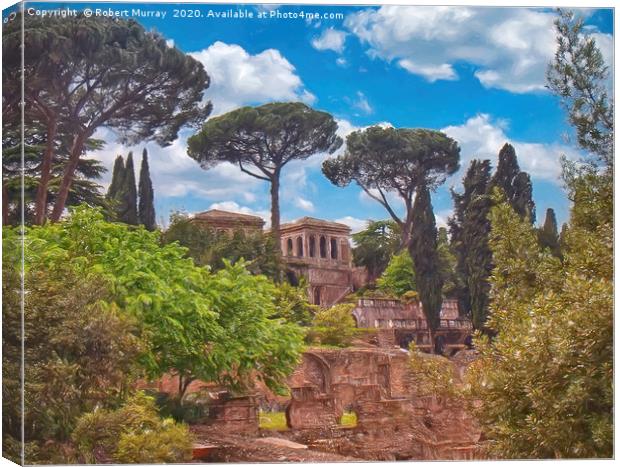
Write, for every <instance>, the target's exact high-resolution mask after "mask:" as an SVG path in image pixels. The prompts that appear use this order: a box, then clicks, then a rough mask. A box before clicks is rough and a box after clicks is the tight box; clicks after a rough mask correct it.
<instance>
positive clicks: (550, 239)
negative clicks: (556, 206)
mask: <svg viewBox="0 0 620 467" xmlns="http://www.w3.org/2000/svg"><path fill="white" fill-rule="evenodd" d="M538 243H539V244H540V246H541V247H542V248H549V249H550V250H551V253H552V254H553V255H555V256H557V257H558V258H559V257H561V253H560V236H559V235H558V221H557V220H556V218H555V211H554V210H553V209H552V208H548V209H547V212H546V215H545V222H544V224H543V225H542V227H540V228H539V229H538Z"/></svg>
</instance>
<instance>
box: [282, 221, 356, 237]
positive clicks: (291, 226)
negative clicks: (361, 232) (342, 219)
mask: <svg viewBox="0 0 620 467" xmlns="http://www.w3.org/2000/svg"><path fill="white" fill-rule="evenodd" d="M307 227H314V228H318V229H330V230H337V231H340V232H342V233H344V234H347V235H348V234H349V233H350V232H351V228H350V227H349V226H348V225H346V224H341V223H339V222H332V221H326V220H323V219H316V218H315V217H308V216H305V217H302V218H301V219H297V220H296V221H293V222H289V223H286V224H282V225H280V231H286V230H298V229H303V228H307Z"/></svg>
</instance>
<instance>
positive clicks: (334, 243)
mask: <svg viewBox="0 0 620 467" xmlns="http://www.w3.org/2000/svg"><path fill="white" fill-rule="evenodd" d="M329 244H330V247H331V250H332V251H331V254H332V259H338V242H337V241H336V239H335V238H332V239H331V240H330V241H329Z"/></svg>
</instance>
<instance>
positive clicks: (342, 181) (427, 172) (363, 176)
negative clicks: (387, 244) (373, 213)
mask: <svg viewBox="0 0 620 467" xmlns="http://www.w3.org/2000/svg"><path fill="white" fill-rule="evenodd" d="M459 154H460V148H459V146H458V144H457V143H456V141H454V140H453V139H451V138H449V137H448V136H446V135H445V134H443V133H441V132H439V131H433V130H425V129H407V128H400V129H397V128H392V127H388V128H383V127H379V126H373V127H370V128H367V129H365V130H359V131H354V132H353V133H351V134H350V135H349V136H348V137H347V147H346V151H345V153H344V154H342V155H340V156H338V157H336V158H333V159H327V160H326V161H325V162H323V173H324V174H325V176H326V177H327V178H328V179H329V180H330V181H331V182H332V183H333V184H334V185H337V186H340V187H344V186H347V185H349V184H350V183H351V182H353V181H355V182H356V183H357V184H358V185H359V186H360V187H361V188H362V189H363V190H364V192H365V193H366V194H367V195H368V196H370V197H371V198H372V199H374V200H375V201H377V202H379V203H380V204H381V205H382V206H383V207H384V208H385V209H386V210H387V212H388V213H389V214H390V217H391V218H392V219H393V220H394V222H396V224H397V225H398V226H399V229H400V233H401V244H400V248H406V247H408V245H409V242H410V241H411V233H412V228H413V226H414V224H413V203H414V197H415V194H416V191H417V190H418V189H419V188H420V187H422V186H425V187H428V188H431V189H433V188H435V187H437V186H438V185H440V184H441V183H443V182H444V181H445V179H446V177H447V176H448V175H451V174H453V173H454V172H456V170H457V169H458V166H459ZM388 193H395V194H396V195H397V196H398V197H399V198H400V199H401V200H402V201H403V203H404V205H405V217H404V218H403V219H401V218H400V217H399V216H398V215H397V214H396V210H395V209H394V208H393V206H391V204H390V202H389V200H388V196H387V195H388Z"/></svg>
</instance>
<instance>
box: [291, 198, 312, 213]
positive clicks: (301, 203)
mask: <svg viewBox="0 0 620 467" xmlns="http://www.w3.org/2000/svg"><path fill="white" fill-rule="evenodd" d="M294 204H295V206H297V207H298V208H299V209H303V210H304V211H308V212H314V204H313V203H312V201H308V200H307V199H304V198H302V197H301V196H298V197H297V198H295V201H294Z"/></svg>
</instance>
